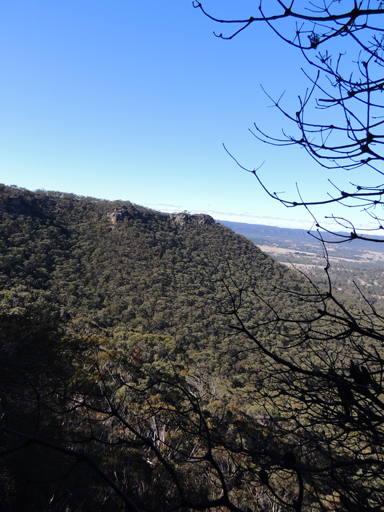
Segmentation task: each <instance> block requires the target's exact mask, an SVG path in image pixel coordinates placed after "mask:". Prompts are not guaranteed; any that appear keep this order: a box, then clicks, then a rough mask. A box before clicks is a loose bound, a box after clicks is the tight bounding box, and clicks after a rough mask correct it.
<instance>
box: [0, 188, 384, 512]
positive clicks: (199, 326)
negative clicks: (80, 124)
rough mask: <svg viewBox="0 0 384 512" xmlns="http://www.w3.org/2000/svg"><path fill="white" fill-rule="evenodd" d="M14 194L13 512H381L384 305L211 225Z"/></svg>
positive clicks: (130, 208) (5, 276) (5, 225)
mask: <svg viewBox="0 0 384 512" xmlns="http://www.w3.org/2000/svg"><path fill="white" fill-rule="evenodd" d="M0 194H1V196H0V199H1V201H0V213H1V222H0V230H1V231H0V233H1V235H0V243H1V250H0V256H1V267H0V280H1V281H0V282H1V291H0V294H1V301H0V308H1V309H0V368H1V372H0V418H1V420H0V421H1V429H0V446H1V447H0V479H1V484H2V485H1V486H0V508H1V509H3V510H5V511H6V512H15V511H17V512H18V511H23V512H24V511H28V512H29V511H31V512H32V511H33V512H35V511H38V512H40V511H41V512H43V511H46V510H48V511H52V512H56V511H57V512H59V511H62V510H66V511H67V512H74V511H84V512H85V511H87V512H88V511H95V512H96V511H97V512H98V511H106V512H109V511H120V510H129V511H135V512H138V511H142V512H147V511H148V512H157V511H162V512H171V511H176V510H180V511H185V512H186V511H191V510H210V509H211V510H216V511H220V512H221V511H225V510H230V511H233V512H240V511H242V512H245V511H247V512H249V510H251V511H256V510H258V511H268V512H269V511H272V510H278V511H281V512H283V511H284V512H288V511H292V510H293V511H302V512H304V511H305V512H306V511H308V512H309V511H311V512H312V511H314V510H324V509H325V510H340V511H343V512H344V510H359V509H358V508H356V507H355V509H353V508H351V507H349V508H348V506H349V505H351V504H352V505H353V506H355V504H357V505H356V506H357V507H358V506H360V504H361V503H364V502H365V501H367V500H368V496H370V498H369V500H370V501H368V503H369V506H368V507H367V510H370V511H371V510H376V508H375V507H376V505H377V504H378V503H379V504H380V503H381V502H382V501H381V496H382V495H383V484H382V482H381V479H380V474H381V473H380V472H381V469H382V467H383V453H382V446H383V442H382V439H383V436H384V432H383V428H384V427H383V425H384V421H383V420H382V411H383V410H384V406H383V402H382V397H383V395H384V393H383V389H382V378H383V364H382V361H383V358H382V356H381V345H382V335H381V334H380V333H381V330H380V329H381V319H382V317H381V316H380V312H378V311H377V310H375V309H374V308H371V307H370V305H369V304H367V307H366V310H365V311H363V310H361V309H359V308H360V306H359V305H358V304H357V303H353V302H352V303H348V302H346V301H343V302H340V299H339V298H337V297H336V296H335V295H334V294H333V292H332V289H331V287H330V285H329V287H328V288H327V289H324V290H323V289H321V288H319V287H318V286H317V285H316V284H315V283H312V282H311V281H310V280H306V279H305V278H304V277H303V276H301V275H300V274H298V273H297V272H293V271H291V270H289V269H288V268H286V267H284V266H283V265H281V264H280V263H278V262H276V261H275V260H273V259H272V258H271V257H270V256H268V255H266V254H264V253H263V252H262V251H260V250H259V249H258V248H257V247H256V246H255V245H254V244H253V243H252V242H251V241H249V240H247V239H246V238H244V237H243V236H241V235H236V234H235V233H234V232H233V231H231V230H230V229H228V228H226V227H225V226H222V225H219V224H217V223H215V222H214V220H213V219H212V218H211V217H209V216H206V215H189V214H187V213H185V212H184V213H180V214H174V215H166V214H162V213H159V212H155V211H151V210H148V209H146V208H143V207H140V206H137V205H133V204H131V203H129V202H123V201H115V202H109V201H102V200H97V199H93V198H85V197H77V196H74V195H72V194H62V193H59V192H45V191H37V192H29V191H27V190H23V189H18V188H14V187H5V186H2V187H1V190H0ZM341 300H342V299H341ZM370 308H371V309H370ZM367 361H368V362H369V364H370V366H369V368H370V370H369V372H368V370H367V369H366V364H368V363H367ZM345 504H347V506H345ZM371 504H372V506H371ZM352 505H351V506H352ZM380 506H381V505H380Z"/></svg>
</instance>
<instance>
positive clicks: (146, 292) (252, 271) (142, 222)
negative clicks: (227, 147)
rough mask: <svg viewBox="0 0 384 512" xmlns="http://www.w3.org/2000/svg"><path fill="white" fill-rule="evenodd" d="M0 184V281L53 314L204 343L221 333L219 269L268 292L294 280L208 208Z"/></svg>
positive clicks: (223, 320)
mask: <svg viewBox="0 0 384 512" xmlns="http://www.w3.org/2000/svg"><path fill="white" fill-rule="evenodd" d="M0 194H1V196H0V200H1V202H0V212H1V223H0V230H1V231H0V240H1V242H0V243H1V266H0V283H1V289H2V290H3V291H7V292H9V291H12V292H13V293H12V295H9V294H7V295H3V296H4V299H5V300H11V298H10V297H11V296H12V300H13V301H22V298H21V292H23V293H25V292H28V293H30V294H32V296H33V297H34V299H33V300H34V301H41V302H42V303H44V304H45V307H48V308H49V309H50V311H51V314H52V315H54V316H55V315H60V316H61V317H63V318H66V317H69V316H70V317H72V318H73V317H87V318H88V319H90V320H92V321H95V322H96V323H97V324H98V325H100V326H102V327H111V326H116V325H119V324H123V325H124V326H125V327H126V328H128V329H130V330H132V331H135V332H144V333H167V334H171V335H176V336H177V337H178V340H179V342H180V343H183V344H185V343H187V344H196V343H197V344H198V343H200V342H203V344H204V346H205V345H206V343H207V342H212V341H213V340H216V343H217V340H218V339H220V338H223V337H224V336H226V335H228V327H227V324H228V318H227V317H226V316H225V315H224V316H223V314H222V313H223V310H224V309H225V304H226V303H227V301H228V295H227V293H226V290H225V287H224V286H223V283H222V280H223V279H224V278H228V277H229V276H231V278H233V280H234V281H235V282H236V283H237V284H239V283H243V282H244V280H245V281H247V282H248V283H252V284H256V286H257V287H258V289H260V291H261V293H262V294H263V296H264V297H265V298H266V299H269V298H272V296H273V295H274V294H275V292H274V291H273V288H274V285H278V286H279V287H281V286H282V284H283V283H285V284H286V285H288V283H289V282H290V281H292V280H293V281H294V282H295V283H296V284H295V285H294V286H299V284H298V283H299V281H298V280H296V277H294V276H293V273H291V272H289V271H287V270H286V269H285V268H284V267H283V266H282V265H279V264H278V263H276V262H275V261H274V260H273V259H272V258H270V257H269V256H267V255H266V254H264V253H262V252H261V251H260V250H258V249H257V248H256V247H255V246H254V245H253V244H252V243H251V242H249V241H247V240H246V239H245V238H244V237H241V236H238V235H236V234H235V233H233V232H232V231H231V230H230V229H227V228H225V227H224V226H221V225H218V224H216V223H215V222H214V220H213V219H212V218H211V217H209V216H206V215H188V214H186V213H181V214H177V215H166V214H162V213H159V212H155V211H151V210H148V209H146V208H143V207H140V206H137V205H133V204H131V203H128V202H122V201H115V202H109V201H102V200H97V199H93V198H85V197H77V196H75V195H72V194H62V193H58V192H45V191H37V192H35V193H32V192H28V191H26V190H21V189H14V188H8V187H2V190H1V192H0ZM290 285H291V284H290ZM7 297H8V298H7ZM279 300H281V298H280V299H279ZM15 305H16V303H15ZM17 305H20V306H22V303H21V302H20V304H19V303H18V302H17ZM259 308H260V309H261V310H263V306H262V305H261V304H259ZM254 313H255V312H254V310H252V315H254Z"/></svg>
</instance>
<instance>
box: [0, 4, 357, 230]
mask: <svg viewBox="0 0 384 512" xmlns="http://www.w3.org/2000/svg"><path fill="white" fill-rule="evenodd" d="M204 5H205V6H206V8H207V9H208V10H210V11H211V12H213V13H214V14H215V13H217V14H218V15H219V16H225V15H226V14H235V15H239V16H244V15H245V16H249V15H250V14H252V12H253V10H254V8H255V3H254V2H252V1H250V0H237V2H236V6H235V8H236V12H235V13H234V7H233V5H234V3H233V2H230V1H229V0H220V1H219V0H207V1H206V3H205V4H204ZM217 29H218V27H217V26H215V25H214V24H213V23H212V22H211V21H209V20H208V19H206V18H205V17H204V16H203V15H202V13H201V12H200V11H199V10H198V9H193V8H192V3H191V1H190V0H173V1H172V0H171V1H168V2H159V1H158V0H147V1H146V2H134V1H133V0H110V1H108V2H107V1H105V0H76V1H74V0H54V1H53V0H39V1H38V2H37V1H36V0H13V1H11V0H4V1H3V2H2V3H1V6H0V48H1V51H0V69H1V77H2V78H1V81H0V182H3V183H6V184H8V185H10V184H15V185H18V186H20V187H24V188H27V189H30V190H35V189H41V188H43V189H46V190H60V191H63V192H73V193H75V194H79V195H85V196H94V197H99V198H105V199H123V200H129V201H131V202H133V203H136V204H141V205H145V206H149V207H151V208H154V209H157V210H161V211H182V210H188V211H190V212H192V213H194V212H206V213H209V214H211V215H213V216H214V217H215V218H216V219H223V220H233V221H238V222H251V223H260V224H270V225H277V226H285V227H301V228H304V229H308V228H310V226H311V220H310V217H309V215H308V214H307V213H306V212H305V211H304V210H299V209H297V210H296V209H290V210H287V209H286V208H284V207H283V206H281V205H280V204H278V203H276V202H275V201H273V200H271V199H270V198H269V197H267V196H266V194H265V193H264V192H263V191H262V190H261V188H260V187H259V186H258V184H257V182H256V180H255V178H254V177H253V176H252V175H251V174H249V173H247V172H245V171H243V170H241V169H240V168H239V167H238V166H237V165H236V164H235V162H234V161H233V160H232V159H231V158H230V157H229V156H228V155H227V153H226V152H225V151H224V149H223V147H222V143H225V145H226V146H227V148H228V149H229V150H230V151H231V153H232V154H233V155H234V156H235V157H236V158H237V159H238V160H239V162H240V163H241V164H242V165H244V166H245V167H247V168H250V169H253V168H255V167H258V166H259V165H260V164H261V163H262V162H264V161H265V163H264V166H263V167H262V170H261V171H260V173H261V176H262V178H263V179H264V180H265V182H266V184H267V185H268V186H269V187H270V188H271V190H272V191H275V190H276V191H286V195H287V197H288V196H289V194H290V193H291V197H293V195H294V194H295V182H299V184H300V189H301V191H302V192H303V194H304V197H305V198H308V199H309V198H312V197H313V194H314V192H316V193H325V192H326V191H327V190H329V185H328V184H327V181H326V179H327V175H326V174H324V172H323V171H321V170H320V169H319V168H318V167H317V166H316V164H315V163H314V162H312V160H311V159H310V158H309V157H308V156H307V155H306V154H305V153H304V152H303V151H301V150H299V149H297V148H286V149H281V150H280V149H277V148H274V147H270V146H266V145H263V144H262V143H260V142H258V141H257V140H256V139H255V138H254V137H253V136H252V135H251V134H250V133H249V131H248V128H252V126H253V122H254V121H256V122H257V123H258V124H260V126H262V127H263V128H264V129H265V130H266V131H270V132H274V133H279V131H280V127H281V126H282V123H283V120H282V118H281V115H280V114H279V113H278V112H276V109H273V108H271V107H270V102H269V100H268V99H267V98H266V96H265V94H264V93H263V91H262V90H261V87H260V84H262V85H263V86H264V87H265V89H266V90H267V91H268V92H269V93H270V94H271V95H272V96H274V97H278V96H280V95H281V93H282V92H283V91H284V90H286V93H285V101H286V104H287V105H294V104H295V102H297V95H298V94H299V93H303V92H304V91H305V88H306V82H305V78H304V76H303V74H302V72H301V69H300V68H301V66H302V65H303V61H302V59H301V57H300V55H299V54H298V53H297V52H296V51H295V50H293V49H290V48H287V47H286V46H285V45H284V44H283V43H282V42H281V41H279V40H278V39H277V38H276V37H275V36H274V35H273V34H272V33H271V32H270V30H269V29H268V27H266V26H261V25H259V26H257V27H253V28H252V29H250V30H247V31H245V32H244V33H242V34H241V35H240V36H239V37H237V38H236V39H234V40H233V41H223V40H220V39H218V38H216V37H214V35H213V30H217ZM220 30H223V28H219V31H220ZM336 179H337V177H336ZM344 181H345V179H343V183H344ZM325 213H328V214H329V213H330V211H324V212H322V211H320V213H319V217H322V216H323V215H324V214H325ZM336 213H337V212H336ZM356 219H357V217H356Z"/></svg>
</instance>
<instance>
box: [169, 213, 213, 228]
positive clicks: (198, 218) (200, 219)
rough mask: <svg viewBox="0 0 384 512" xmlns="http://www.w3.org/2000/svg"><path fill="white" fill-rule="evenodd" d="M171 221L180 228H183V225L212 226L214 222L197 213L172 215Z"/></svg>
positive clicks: (209, 217) (211, 218)
mask: <svg viewBox="0 0 384 512" xmlns="http://www.w3.org/2000/svg"><path fill="white" fill-rule="evenodd" d="M170 217H171V220H172V221H173V222H174V223H175V224H179V225H180V226H184V225H185V224H190V223H193V224H205V225H209V224H214V223H215V220H214V218H213V217H211V216H210V215H206V214H205V213H198V214H196V215H191V214H190V213H186V212H182V213H172V214H171V216H170Z"/></svg>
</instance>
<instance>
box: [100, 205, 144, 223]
mask: <svg viewBox="0 0 384 512" xmlns="http://www.w3.org/2000/svg"><path fill="white" fill-rule="evenodd" d="M138 215H139V212H138V210H137V209H136V208H135V207H134V206H129V207H127V206H121V208H114V210H112V211H111V212H110V213H107V217H109V220H110V221H111V222H112V224H116V222H117V221H118V220H123V219H124V217H130V218H134V217H137V216H138Z"/></svg>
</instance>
